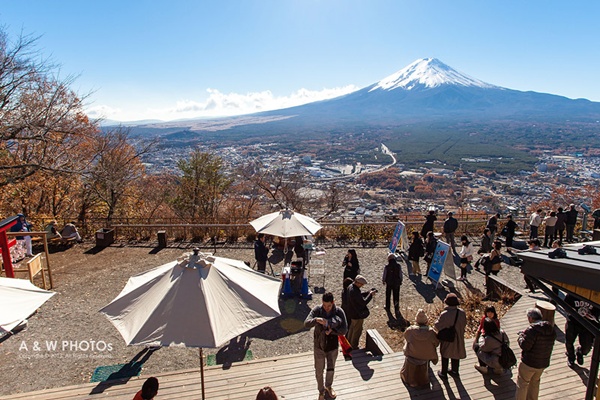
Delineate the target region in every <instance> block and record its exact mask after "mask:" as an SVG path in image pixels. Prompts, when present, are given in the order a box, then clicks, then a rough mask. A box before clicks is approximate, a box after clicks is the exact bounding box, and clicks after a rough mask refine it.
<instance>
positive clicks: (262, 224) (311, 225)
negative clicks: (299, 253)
mask: <svg viewBox="0 0 600 400" xmlns="http://www.w3.org/2000/svg"><path fill="white" fill-rule="evenodd" d="M250 225H252V227H253V228H254V229H255V230H256V232H258V233H264V234H267V235H273V236H279V237H283V238H289V237H295V236H304V235H314V234H315V233H317V232H318V231H319V230H320V229H321V228H322V226H321V225H320V224H319V223H318V222H317V221H315V220H314V219H312V218H311V217H307V216H306V215H302V214H299V213H297V212H294V211H292V210H281V211H277V212H274V213H270V214H267V215H263V216H262V217H260V218H257V219H255V220H253V221H250Z"/></svg>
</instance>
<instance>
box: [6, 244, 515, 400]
mask: <svg viewBox="0 0 600 400" xmlns="http://www.w3.org/2000/svg"><path fill="white" fill-rule="evenodd" d="M154 245H156V243H152V242H150V243H142V244H131V243H130V244H114V245H112V246H111V247H108V248H106V249H103V250H101V251H96V250H95V249H94V248H93V244H92V243H83V244H79V245H75V246H74V247H72V248H71V249H68V250H66V251H62V252H56V253H53V254H51V256H50V261H51V263H52V270H53V277H54V286H55V289H54V290H55V291H56V293H57V295H56V296H54V297H53V298H52V299H50V301H48V302H47V303H46V304H45V305H44V306H42V307H41V308H40V309H39V311H38V312H37V313H36V314H35V315H33V316H32V317H31V318H30V319H29V326H28V328H27V329H26V330H24V331H21V332H19V333H17V334H16V335H14V336H12V337H8V338H5V340H3V341H2V342H0V376H3V377H4V379H3V382H2V385H1V386H0V395H3V394H11V393H17V392H27V391H32V390H39V389H44V388H51V387H59V386H67V385H73V384H80V383H87V382H89V381H90V377H91V375H92V373H93V371H94V369H95V368H96V367H98V366H102V365H113V364H125V363H128V362H130V361H139V362H143V370H142V374H144V375H151V374H158V373H162V372H167V371H173V370H179V369H188V368H195V367H197V366H198V365H199V359H198V350H197V349H186V348H163V349H159V350H156V351H154V352H146V353H144V354H143V355H142V354H140V352H141V351H142V350H143V348H141V347H136V346H132V347H128V346H126V345H125V343H124V342H123V339H122V338H121V336H120V335H119V333H118V332H117V330H116V329H115V328H114V327H113V325H112V324H111V323H110V322H109V321H108V320H107V319H106V318H105V317H104V316H103V315H101V314H100V313H99V312H98V310H99V309H100V308H102V307H103V306H104V305H106V304H107V303H109V302H110V301H111V300H112V299H113V298H114V297H115V296H116V295H117V294H118V293H119V292H120V291H121V289H122V288H123V286H124V285H125V283H126V282H127V279H128V278H129V277H130V276H132V275H134V274H137V273H140V272H143V271H146V270H148V269H150V268H153V267H156V266H159V265H162V264H165V263H167V262H170V261H173V260H175V259H176V258H177V257H179V256H181V255H182V254H183V253H184V252H189V251H191V247H192V246H190V245H188V244H182V245H180V246H179V247H175V246H177V245H176V244H171V246H170V247H169V248H166V249H162V250H160V251H158V252H156V251H154V247H153V246H154ZM325 249H326V254H325V255H323V256H320V257H319V258H322V259H323V260H324V261H325V271H326V274H325V279H324V282H325V283H324V287H325V288H326V290H329V291H332V292H333V293H334V295H335V296H336V298H338V297H339V292H340V291H341V276H342V269H341V267H340V265H341V262H342V259H343V257H344V255H345V254H346V251H347V247H343V248H341V247H327V246H326V247H325ZM356 250H357V253H358V257H359V261H360V265H361V273H362V274H363V275H364V276H365V277H366V278H367V280H368V281H369V286H370V287H377V288H379V289H380V291H381V292H382V293H380V294H378V296H377V297H376V298H375V299H374V301H373V302H372V303H371V306H370V308H371V316H370V317H369V318H368V319H367V320H366V321H365V329H368V328H377V329H378V330H379V331H380V332H381V333H382V335H383V336H384V338H385V339H386V340H387V341H388V342H389V343H390V345H391V346H392V347H393V348H394V349H395V350H401V346H402V335H401V332H400V331H399V330H397V329H391V328H390V327H388V317H387V315H386V313H385V311H384V310H383V306H384V301H385V300H384V293H383V285H382V284H381V273H382V269H383V265H384V264H385V262H386V256H387V248H386V247H384V246H383V245H382V246H381V247H373V248H360V247H356ZM201 251H203V252H209V251H212V249H202V250H201ZM215 255H217V256H220V257H228V258H234V259H239V260H247V261H251V260H252V261H253V258H254V257H253V249H252V248H251V246H250V245H247V246H245V247H244V248H226V249H225V248H224V249H218V250H217V252H216V254H215ZM280 266H281V264H279V265H276V266H275V268H276V270H277V269H280ZM403 268H404V271H406V268H405V266H403ZM421 268H422V269H423V270H424V267H423V266H422V267H421ZM501 276H502V278H504V279H506V280H508V281H510V282H512V283H515V284H517V285H518V286H521V282H522V277H521V274H520V272H519V271H518V269H516V268H514V267H510V266H506V265H505V266H504V270H503V271H502V272H501ZM424 282H425V281H423V282H420V281H413V280H410V279H408V277H407V276H405V279H404V284H403V286H402V288H401V294H400V296H401V312H402V314H403V316H404V317H406V318H408V319H410V320H412V319H413V316H414V314H415V313H416V310H417V309H418V308H425V309H426V310H428V311H429V312H430V314H432V315H430V317H435V315H433V314H434V313H436V312H437V311H438V310H439V309H441V306H442V299H443V298H444V297H445V296H446V294H447V293H448V288H444V287H440V288H439V289H438V290H434V289H433V286H432V285H431V284H426V283H424ZM321 284H322V278H321V277H320V276H316V277H315V278H314V279H312V280H311V282H310V285H311V286H313V287H314V286H315V285H317V286H321ZM457 286H458V287H457V289H458V291H459V292H460V293H462V294H464V293H466V292H467V291H471V292H475V293H477V292H478V291H481V290H482V289H483V276H482V275H481V274H479V273H473V274H471V275H470V276H469V283H468V284H463V283H460V282H458V283H457ZM452 290H453V291H454V290H455V289H452ZM319 303H320V295H315V296H313V300H309V301H306V300H299V299H288V300H282V301H281V311H282V316H281V317H279V318H277V319H275V320H272V321H270V322H268V323H266V324H263V325H261V326H260V327H258V328H255V329H253V330H252V331H250V332H248V334H247V337H245V338H242V339H241V340H239V341H238V342H236V343H233V342H232V343H230V345H228V346H225V347H224V348H222V349H205V351H204V353H205V354H209V355H214V356H215V357H216V360H217V363H218V364H223V365H224V368H227V365H228V364H229V363H231V362H234V361H240V360H241V359H242V358H243V355H244V354H245V350H246V349H249V350H251V352H252V355H253V357H254V358H255V359H256V358H265V357H272V356H277V355H283V354H294V353H299V352H307V351H311V350H312V332H310V331H307V330H305V329H304V328H303V321H304V318H305V317H306V315H307V314H308V312H309V310H310V308H311V307H313V306H314V305H316V304H319ZM54 343H56V349H52V348H50V347H51V346H52V345H53V344H54ZM363 343H364V335H363Z"/></svg>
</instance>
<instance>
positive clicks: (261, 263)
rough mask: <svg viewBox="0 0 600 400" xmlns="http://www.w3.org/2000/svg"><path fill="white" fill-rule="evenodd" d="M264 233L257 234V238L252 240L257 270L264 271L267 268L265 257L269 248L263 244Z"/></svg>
mask: <svg viewBox="0 0 600 400" xmlns="http://www.w3.org/2000/svg"><path fill="white" fill-rule="evenodd" d="M265 240H266V238H265V235H264V234H262V233H259V234H258V238H257V239H256V241H255V242H254V258H255V259H256V265H257V266H258V268H257V269H258V272H262V273H263V274H264V273H265V270H266V269H267V257H268V255H269V249H267V246H265Z"/></svg>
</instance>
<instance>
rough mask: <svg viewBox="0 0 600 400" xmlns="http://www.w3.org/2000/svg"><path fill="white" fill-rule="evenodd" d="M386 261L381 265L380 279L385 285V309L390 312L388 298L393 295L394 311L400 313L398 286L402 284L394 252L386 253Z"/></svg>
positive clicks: (400, 271) (400, 272)
mask: <svg viewBox="0 0 600 400" xmlns="http://www.w3.org/2000/svg"><path fill="white" fill-rule="evenodd" d="M387 259H388V262H387V264H386V266H385V267H383V276H382V277H381V281H382V283H383V285H384V286H385V311H387V312H390V298H391V297H392V295H393V296H394V312H395V313H396V314H399V313H400V286H401V285H402V269H401V268H400V264H398V262H397V261H396V256H395V255H394V253H390V254H388V257H387Z"/></svg>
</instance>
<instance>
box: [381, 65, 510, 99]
mask: <svg viewBox="0 0 600 400" xmlns="http://www.w3.org/2000/svg"><path fill="white" fill-rule="evenodd" d="M443 85H456V86H465V87H469V86H470V87H479V88H484V89H492V88H498V86H494V85H490V84H489V83H486V82H483V81H480V80H478V79H474V78H471V77H470V76H468V75H465V74H463V73H461V72H458V71H457V70H455V69H454V68H452V67H450V66H448V65H446V64H444V63H443V62H441V61H440V60H438V59H437V58H423V59H420V60H417V61H415V62H413V63H412V64H410V65H408V66H407V67H405V68H403V69H401V70H400V71H398V72H395V73H393V74H392V75H390V76H388V77H385V78H383V79H382V80H380V81H379V82H378V83H376V84H375V85H374V86H372V88H371V89H369V92H372V91H374V90H378V89H381V90H394V89H405V90H423V89H431V88H435V87H439V86H443Z"/></svg>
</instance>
